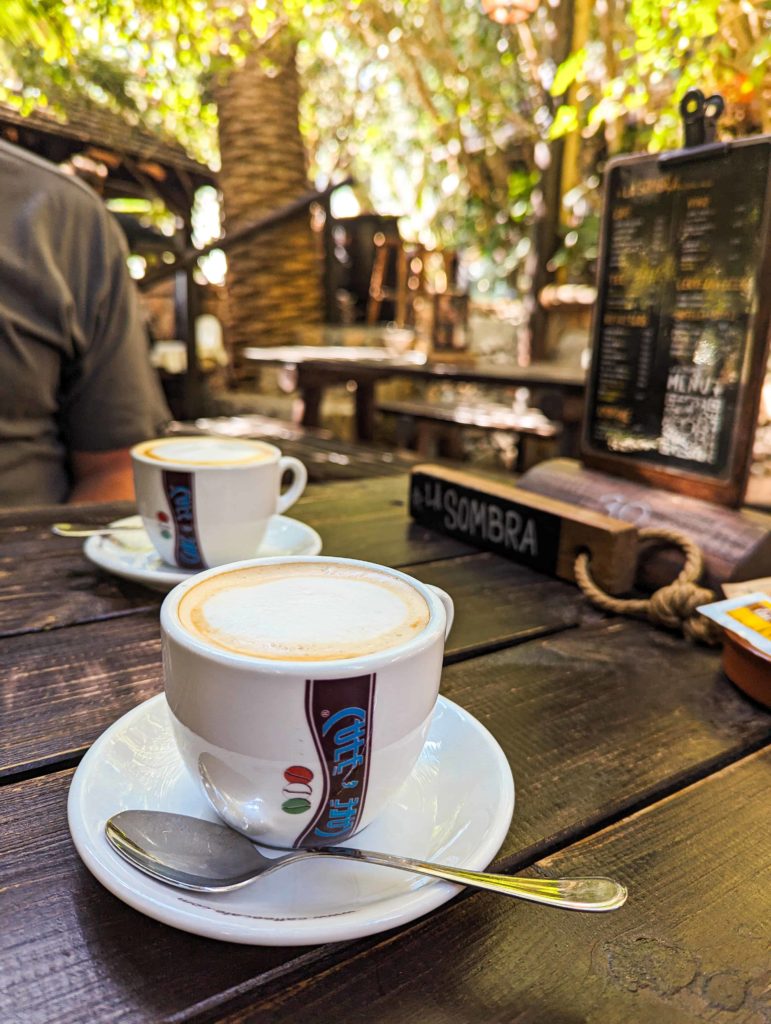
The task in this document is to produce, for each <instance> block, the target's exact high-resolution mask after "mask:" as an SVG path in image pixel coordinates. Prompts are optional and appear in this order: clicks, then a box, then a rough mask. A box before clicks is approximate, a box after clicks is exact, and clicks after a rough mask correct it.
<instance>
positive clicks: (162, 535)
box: [161, 530, 171, 540]
mask: <svg viewBox="0 0 771 1024" xmlns="http://www.w3.org/2000/svg"><path fill="white" fill-rule="evenodd" d="M161 537H165V538H166V540H168V539H169V538H170V537H171V534H170V533H169V531H168V530H161Z"/></svg>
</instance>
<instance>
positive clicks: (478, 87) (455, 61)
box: [0, 0, 771, 278]
mask: <svg viewBox="0 0 771 1024" xmlns="http://www.w3.org/2000/svg"><path fill="white" fill-rule="evenodd" d="M567 2H568V0H561V5H560V4H559V3H557V4H555V5H554V6H552V5H551V3H542V4H541V6H540V7H539V9H538V10H537V11H536V13H535V14H534V15H533V16H532V17H531V18H530V20H529V21H528V23H527V25H526V26H521V27H519V28H515V29H512V30H511V31H508V30H506V29H504V28H501V27H500V26H498V25H495V24H493V23H492V22H490V21H489V20H488V19H487V18H486V17H485V16H484V15H483V13H482V11H481V6H480V2H479V0H261V2H259V3H257V2H252V3H243V2H242V3H236V2H235V0H67V2H66V3H64V2H62V0H2V2H1V3H0V99H2V100H3V101H5V102H10V103H13V104H14V105H16V106H17V107H20V108H21V109H22V110H30V109H32V108H33V107H35V106H41V105H46V104H48V105H50V106H52V107H53V108H54V109H58V110H60V111H64V110H65V109H66V107H67V104H68V103H69V102H71V98H72V97H73V96H77V97H78V98H79V99H80V100H83V99H85V100H86V101H88V102H91V103H96V104H101V105H106V106H109V107H111V108H113V109H115V110H119V111H121V112H123V113H124V114H125V115H126V116H127V117H129V118H130V119H133V120H135V121H140V120H141V121H142V122H143V123H146V124H147V125H149V126H151V127H155V128H157V129H159V130H165V131H168V132H170V133H171V134H173V135H174V136H176V137H177V138H179V139H180V141H182V142H183V144H184V145H185V146H186V147H187V148H188V149H189V150H190V151H191V152H192V153H194V154H195V155H197V156H199V157H200V158H203V159H206V160H209V161H210V162H212V161H216V158H217V147H216V124H217V119H216V108H215V106H214V104H213V102H212V98H211V89H210V84H211V81H212V77H213V76H214V75H217V74H223V73H226V72H227V70H228V69H229V68H232V67H233V66H234V65H236V64H237V63H238V62H239V61H240V60H241V59H242V58H243V56H244V53H245V52H246V50H247V49H248V48H249V47H252V46H255V45H256V46H260V44H261V41H262V40H264V39H265V38H266V37H268V36H270V35H271V34H272V33H275V32H278V31H281V32H293V33H294V34H295V37H296V38H297V39H298V40H299V41H300V46H299V64H300V69H301V73H302V76H303V81H304V83H305V86H306V89H305V93H304V98H303V100H302V106H301V111H300V115H301V127H302V130H303V132H304V136H305V138H306V141H307V145H308V150H309V156H310V161H311V172H312V175H313V176H314V178H315V179H316V180H317V181H319V182H324V181H325V180H328V179H330V178H332V177H333V176H335V175H341V174H342V173H344V172H350V173H353V175H354V176H355V178H356V179H357V181H358V182H359V185H358V193H359V196H360V199H361V202H362V205H363V206H364V207H365V208H375V209H378V210H379V211H380V212H383V213H397V214H406V215H407V216H406V217H405V219H404V221H403V226H404V230H405V232H406V233H407V234H409V235H412V236H413V237H415V238H420V239H421V240H422V241H423V242H425V243H427V244H437V245H442V246H474V247H476V249H477V250H478V252H479V254H480V255H482V256H485V257H486V258H488V259H490V260H491V261H492V263H493V264H494V265H495V266H496V267H497V272H498V273H499V274H501V275H508V276H510V277H514V276H516V272H517V270H518V268H519V267H520V265H521V263H522V261H523V259H524V258H525V256H526V255H527V253H528V249H529V242H530V235H531V233H532V225H533V219H534V215H535V214H534V206H535V205H536V204H534V203H533V189H534V188H535V187H536V186H537V185H538V182H539V179H540V172H539V169H538V168H539V166H543V160H542V159H538V158H537V154H538V147H541V150H542V153H541V155H542V156H543V147H551V148H552V150H554V148H555V146H556V144H557V143H558V141H559V140H563V139H569V138H571V137H573V138H575V137H576V136H577V134H579V133H580V138H581V146H580V152H581V157H582V164H581V168H580V176H579V177H580V184H579V185H578V186H576V187H571V189H570V190H569V193H568V195H567V196H566V197H565V201H564V204H563V208H562V218H563V221H564V230H563V237H564V244H563V246H562V247H561V248H560V250H559V252H558V253H557V254H556V255H555V257H554V259H553V261H552V265H553V267H554V268H559V269H561V270H562V272H563V273H566V274H568V275H569V276H571V277H575V278H581V277H585V276H587V275H588V274H589V273H590V267H591V259H592V257H593V254H594V252H595V248H596V226H597V214H598V204H599V198H598V197H599V193H598V186H599V177H598V175H597V173H596V172H597V169H598V168H601V165H602V162H603V160H604V159H605V158H606V157H607V155H609V154H612V153H615V152H622V151H628V150H632V149H651V150H657V149H661V148H664V147H667V146H672V145H677V144H679V141H680V121H679V115H678V113H677V103H678V101H679V99H680V97H681V96H682V94H683V92H684V91H685V90H686V89H687V88H689V87H690V86H691V85H699V86H700V87H702V88H704V89H705V91H711V90H712V89H717V90H719V91H720V92H722V93H723V94H724V95H725V96H726V98H727V99H728V101H729V118H728V127H729V130H733V131H735V132H737V133H746V132H748V131H756V130H758V129H760V128H764V129H765V130H769V131H771V110H770V109H769V106H770V103H769V96H771V79H770V78H769V75H770V72H769V67H770V66H771V7H769V5H768V3H767V0H603V2H602V3H598V4H597V5H595V6H594V8H593V9H592V13H591V18H590V20H589V30H588V33H587V34H586V38H585V39H583V38H582V39H580V40H578V41H577V42H576V44H575V50H574V52H572V53H570V52H568V51H569V47H566V45H565V24H567V20H569V19H565V17H564V15H565V7H564V5H565V4H566V3H567ZM587 2H588V0H575V3H576V6H577V11H578V8H579V7H580V5H581V4H582V3H583V4H585V3H587ZM244 8H246V10H244ZM579 20H580V19H576V21H577V22H578V21H579Z"/></svg>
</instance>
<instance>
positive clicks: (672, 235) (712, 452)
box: [581, 136, 771, 505]
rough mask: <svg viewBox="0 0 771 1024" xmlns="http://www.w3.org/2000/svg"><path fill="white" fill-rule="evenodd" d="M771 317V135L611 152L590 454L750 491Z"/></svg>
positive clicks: (657, 475) (719, 488) (723, 498)
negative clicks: (656, 150) (666, 149)
mask: <svg viewBox="0 0 771 1024" xmlns="http://www.w3.org/2000/svg"><path fill="white" fill-rule="evenodd" d="M770 320H771V136H756V137H755V138H748V139H741V140H738V141H735V142H728V143H716V144H714V145H705V146H698V147H696V148H694V149H685V150H678V151H676V152H673V153H665V154H660V155H652V156H632V157H623V158H621V159H617V160H613V161H611V162H610V163H609V164H608V168H607V171H606V182H605V200H604V209H603V217H602V237H601V245H600V257H599V265H598V293H597V303H596V307H595V315H594V324H593V351H592V370H591V374H590V377H589V381H588V385H587V395H586V415H585V422H584V436H583V438H582V451H581V454H582V458H583V461H584V462H585V464H586V465H587V466H593V467H597V468H598V469H604V470H607V471H608V472H609V473H613V474H616V475H620V476H627V477H631V478H633V479H638V480H646V481H648V482H650V483H653V484H655V485H657V486H659V487H663V488H665V489H668V490H674V491H680V492H682V493H686V494H689V495H691V496H692V497H696V498H706V499H708V500H711V501H719V502H721V503H723V504H727V505H738V504H740V503H741V501H742V498H743V495H744V492H745V487H746V481H747V474H748V471H749V465H750V460H751V456H752V439H753V436H754V433H755V428H756V424H757V420H758V408H759V402H760V392H761V387H762V384H763V379H764V376H765V370H766V359H767V355H768V338H769V322H770Z"/></svg>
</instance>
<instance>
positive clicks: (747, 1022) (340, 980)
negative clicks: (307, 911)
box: [189, 750, 771, 1024]
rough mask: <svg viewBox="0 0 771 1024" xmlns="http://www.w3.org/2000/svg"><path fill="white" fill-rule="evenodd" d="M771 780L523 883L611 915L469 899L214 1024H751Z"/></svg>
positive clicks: (768, 760) (768, 913) (762, 770)
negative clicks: (588, 889) (573, 895)
mask: <svg viewBox="0 0 771 1024" xmlns="http://www.w3.org/2000/svg"><path fill="white" fill-rule="evenodd" d="M770 776H771V751H768V750H767V751H764V752H762V753H759V754H756V755H754V756H753V757H751V758H747V759H746V760H745V761H742V762H740V763H738V764H735V765H732V766H731V767H729V768H726V769H725V770H724V771H722V772H720V773H719V774H717V775H714V776H712V777H710V778H709V779H707V780H704V781H703V782H700V783H698V784H696V785H694V786H692V787H691V788H689V789H686V790H684V791H682V792H680V793H678V794H676V795H675V796H672V797H670V798H669V799H666V800H664V801H662V802H661V803H658V804H656V805H654V806H653V807H651V808H649V809H647V810H645V811H642V812H640V813H638V814H636V815H634V816H633V817H631V818H629V819H628V820H626V821H624V822H622V823H620V824H618V825H616V826H614V827H612V828H609V829H607V830H605V831H603V832H601V833H599V834H597V835H595V836H593V837H591V838H590V839H588V840H586V841H585V842H582V843H579V844H577V845H575V846H572V847H570V848H568V849H566V850H564V851H562V852H560V853H559V854H557V855H555V856H553V857H550V858H549V859H547V860H545V861H543V862H541V863H540V864H539V865H538V868H537V870H535V871H529V872H527V873H528V874H536V873H537V874H544V875H563V874H565V875H567V874H591V873H603V874H608V875H611V876H612V877H615V878H618V879H619V880H621V881H623V882H624V883H625V884H627V886H628V887H629V891H630V898H629V901H628V903H627V904H626V906H625V907H623V908H622V909H621V910H619V911H616V912H614V913H611V914H603V915H590V914H571V913H561V912H557V911H549V910H544V908H542V907H536V906H533V905H529V904H524V903H516V904H515V903H513V902H507V901H506V900H504V899H502V898H500V897H495V896H492V895H490V894H487V893H485V894H475V895H473V896H468V897H466V898H465V899H461V900H459V901H457V902H455V903H454V904H450V905H449V906H447V907H444V908H441V909H440V910H439V911H437V912H436V913H435V914H433V915H431V916H430V917H429V918H428V919H426V920H424V921H422V922H419V923H417V924H415V925H413V926H412V927H410V928H408V929H406V930H403V931H402V932H401V933H400V934H399V933H395V934H394V935H393V936H392V937H391V938H390V939H386V940H384V941H383V942H382V943H381V944H380V945H379V946H378V947H377V948H376V949H371V948H370V949H364V950H363V951H362V952H361V953H360V954H359V955H357V956H355V957H346V958H345V960H343V961H342V962H340V963H339V964H335V965H330V966H329V967H328V968H327V969H326V970H321V972H320V973H318V974H317V975H316V976H315V977H314V978H310V979H309V978H303V979H302V980H298V981H297V982H296V983H295V984H290V985H286V984H283V985H281V986H278V985H276V984H275V983H274V984H272V985H271V989H272V993H273V994H272V995H270V996H263V997H262V998H260V997H259V996H257V995H255V994H252V995H251V996H250V998H249V1000H248V1004H247V1005H245V1007H244V1009H242V1010H236V1011H234V1012H232V1013H229V1014H227V1015H225V1016H223V1015H222V1014H221V1013H218V1014H216V1019H217V1020H218V1021H219V1022H220V1024H247V1022H253V1021H262V1020H270V1021H271V1024H282V1022H285V1021H286V1022H288V1021H296V1020H298V1012H301V1013H302V1017H303V1019H305V1020H313V1021H314V1022H315V1024H325V1022H330V1024H332V1022H337V1021H340V1020H350V1021H364V1020H366V1021H370V1022H378V1024H410V1022H416V1024H418V1022H419V1024H457V1022H458V1021H464V1022H465V1021H469V1022H471V1021H485V1022H493V1021H500V1022H504V1021H506V1022H509V1021H517V1022H521V1024H555V1022H563V1021H564V1022H573V1021H576V1022H577V1021H589V1020H590V1021H592V1022H596V1024H605V1022H607V1024H611V1022H613V1024H615V1022H619V1021H624V1022H627V1021H628V1022H635V1024H686V1022H693V1021H709V1022H719V1024H727V1022H729V1021H730V1022H732V1024H763V1022H766V1021H768V1020H770V1019H771V988H769V981H771V976H770V975H769V965H770V961H769V931H768V923H769V919H770V918H771V897H769V890H768V874H769V871H771V852H770V851H771V818H769V816H768V815H767V814H765V815H763V814H759V808H760V807H762V806H763V805H764V804H765V805H766V806H767V796H768V780H769V777H770ZM300 1008H301V1010H300ZM189 1019H190V1020H192V1019H196V1020H197V1021H203V1020H204V1019H205V1020H212V1019H215V1018H214V1016H213V1015H211V1014H203V1015H201V1014H198V1015H196V1016H195V1017H193V1015H192V1014H191V1016H190V1017H189Z"/></svg>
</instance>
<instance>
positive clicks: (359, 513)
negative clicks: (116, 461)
mask: <svg viewBox="0 0 771 1024" xmlns="http://www.w3.org/2000/svg"><path fill="white" fill-rule="evenodd" d="M406 488H407V478H406V477H403V476H400V477H391V478H388V479H383V478H376V479H373V480H361V481H356V482H355V483H337V484H334V485H326V486H323V487H319V488H315V487H312V488H310V489H309V491H308V493H307V494H306V495H304V496H303V498H302V499H301V500H300V502H299V503H298V504H297V506H296V507H295V508H293V509H292V514H293V516H294V517H295V518H297V519H300V520H302V521H303V522H307V523H309V524H310V525H311V526H313V527H314V528H315V529H317V530H318V531H319V533H320V534H321V537H322V541H323V544H324V548H323V550H324V553H326V554H340V555H344V556H346V557H349V558H364V559H368V560H371V561H377V562H380V563H381V564H386V565H395V566H404V565H408V564H411V563H412V564H415V563H418V562H427V561H432V560H434V559H437V558H452V557H454V556H456V555H458V554H464V553H468V552H471V551H473V548H470V547H468V546H467V545H465V544H461V543H459V542H458V541H454V540H451V539H450V538H446V537H441V536H440V535H439V534H436V533H433V532H432V531H430V530H427V529H425V528H423V527H418V526H415V525H414V524H412V523H411V521H410V519H409V518H408V516H407V511H406ZM133 511H134V509H133V507H132V506H131V505H130V504H128V503H125V502H124V503H120V504H112V505H91V506H85V507H84V508H83V509H77V510H74V509H69V508H63V507H62V506H48V507H46V508H38V509H23V510H18V511H16V512H12V513H3V514H0V637H2V636H13V635H15V634H18V633H25V632H34V631H38V630H43V629H53V628H60V627H62V626H68V625H72V624H75V623H83V622H95V621H100V620H102V619H106V618H112V617H116V616H123V615H126V614H129V613H136V612H142V611H147V610H148V609H153V608H157V607H158V606H159V604H160V600H161V599H160V596H159V595H158V594H157V593H156V592H155V591H152V590H149V589H148V588H146V587H143V586H140V585H138V584H135V583H131V582H129V581H127V580H122V579H119V578H117V577H113V576H111V575H110V574H109V573H106V572H102V571H101V570H99V569H97V568H96V567H95V566H94V565H92V564H91V563H90V562H89V561H88V559H87V558H86V557H85V556H84V554H83V541H81V540H75V539H67V538H62V537H55V536H53V535H52V533H51V531H50V526H51V524H52V523H54V522H56V521H58V520H61V519H67V518H69V519H71V520H75V519H77V521H79V522H80V521H86V522H93V523H94V524H98V525H101V524H103V523H107V522H111V521H112V520H113V519H117V518H120V517H121V516H124V515H129V514H131V513H132V512H133ZM54 594H55V595H56V599H55V600H52V595H54Z"/></svg>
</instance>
